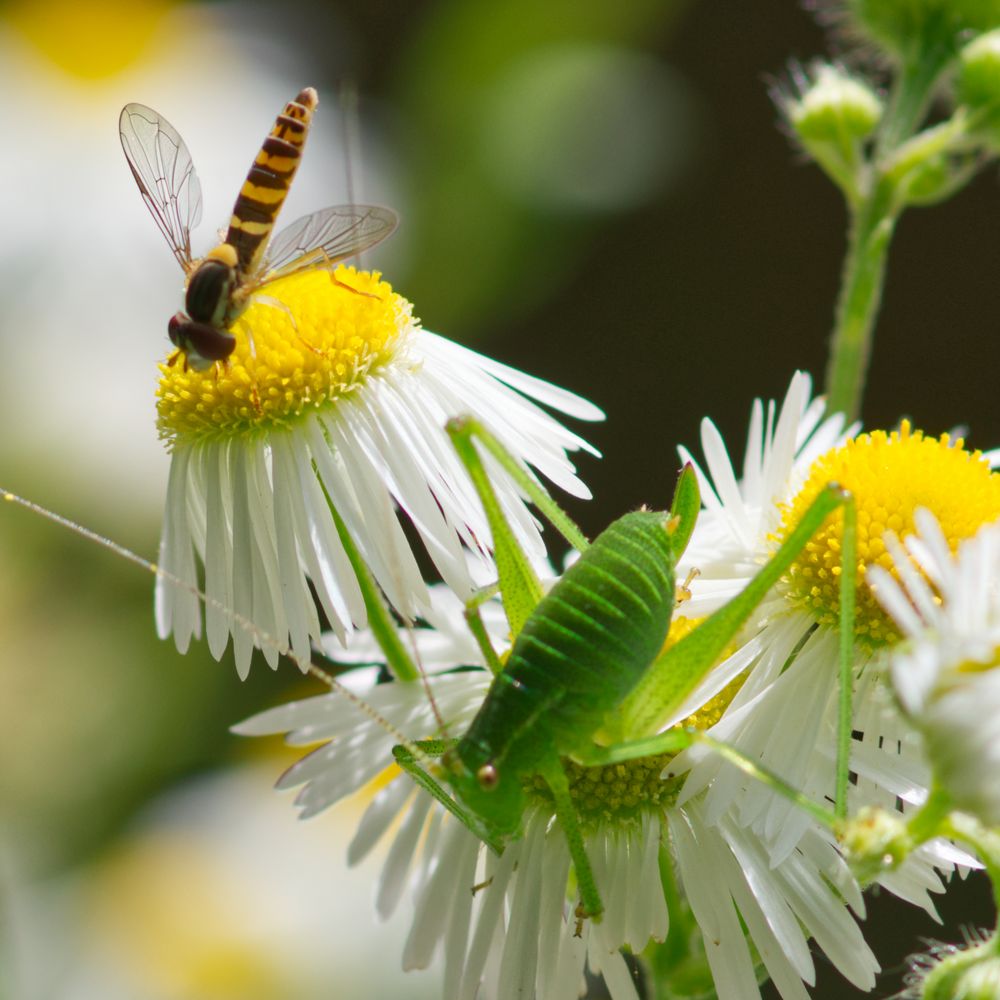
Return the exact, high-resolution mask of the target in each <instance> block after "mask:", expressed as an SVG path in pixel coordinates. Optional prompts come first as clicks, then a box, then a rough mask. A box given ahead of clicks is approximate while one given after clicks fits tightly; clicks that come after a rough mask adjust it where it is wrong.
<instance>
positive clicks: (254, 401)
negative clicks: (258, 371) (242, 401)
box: [250, 382, 264, 417]
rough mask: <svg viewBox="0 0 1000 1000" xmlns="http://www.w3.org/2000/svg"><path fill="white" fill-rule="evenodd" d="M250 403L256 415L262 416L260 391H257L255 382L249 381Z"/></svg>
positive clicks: (262, 407) (262, 408) (262, 406)
mask: <svg viewBox="0 0 1000 1000" xmlns="http://www.w3.org/2000/svg"><path fill="white" fill-rule="evenodd" d="M250 403H251V405H252V406H253V409H254V413H255V414H256V415H257V416H258V417H262V416H264V405H263V403H261V401H260V393H259V392H258V391H257V386H256V384H255V383H253V382H251V383H250Z"/></svg>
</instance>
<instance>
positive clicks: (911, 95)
mask: <svg viewBox="0 0 1000 1000" xmlns="http://www.w3.org/2000/svg"><path fill="white" fill-rule="evenodd" d="M940 38H941V36H939V35H937V33H935V32H930V31H929V32H927V33H926V34H925V35H924V36H923V37H922V38H919V39H916V40H915V44H914V46H913V48H912V50H911V51H910V52H908V53H906V54H905V55H904V57H903V64H902V67H901V68H900V70H899V75H898V76H897V77H896V81H895V86H894V87H893V91H892V95H891V97H890V99H889V108H888V110H887V111H886V115H885V119H884V123H883V125H882V128H881V129H880V130H879V140H878V158H879V159H881V157H882V155H883V154H884V153H888V152H891V151H892V150H893V149H895V148H896V147H897V146H898V145H899V144H900V143H901V142H905V140H906V139H908V138H909V137H910V136H911V135H913V133H914V132H916V130H917V129H918V128H919V127H920V123H921V122H922V121H923V120H924V118H925V116H926V115H927V108H928V105H929V104H930V101H931V97H932V95H933V93H934V85H935V84H936V83H937V81H938V78H939V77H940V76H941V72H942V71H943V70H944V68H945V66H946V65H947V64H948V62H949V60H950V59H951V58H952V57H953V56H954V54H955V53H954V49H953V48H952V46H951V45H950V44H942V43H941V40H940Z"/></svg>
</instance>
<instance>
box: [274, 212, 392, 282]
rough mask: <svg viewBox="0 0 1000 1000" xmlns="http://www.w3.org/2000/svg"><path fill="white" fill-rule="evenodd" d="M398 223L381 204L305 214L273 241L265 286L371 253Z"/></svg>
mask: <svg viewBox="0 0 1000 1000" xmlns="http://www.w3.org/2000/svg"><path fill="white" fill-rule="evenodd" d="M398 222H399V217H398V216H397V215H396V213H395V212H394V211H392V209H390V208H381V207H380V206H378V205H331V206H330V207H329V208H322V209H320V210H319V211H318V212H313V213H312V214H310V215H305V216H303V217H302V218H301V219H297V220H296V221H295V222H293V223H292V224H291V225H290V226H288V227H287V228H286V229H283V230H282V231H281V232H280V233H278V235H277V236H275V238H274V239H273V240H272V241H271V245H270V246H269V247H268V248H267V253H266V255H265V258H264V264H263V266H262V267H261V274H262V275H263V277H262V278H261V284H264V283H266V282H269V281H275V280H276V279H278V278H284V277H287V276H288V275H289V274H295V273H296V272H297V271H304V270H305V269H306V268H309V267H324V266H329V265H331V264H336V263H337V261H340V260H344V259H345V258H347V257H353V256H354V255H355V254H359V253H363V252H364V251H365V250H370V249H371V248H372V247H373V246H375V245H376V244H377V243H381V242H382V240H384V239H385V238H386V237H387V236H388V235H389V234H390V233H392V232H393V230H394V229H395V228H396V225H397V224H398Z"/></svg>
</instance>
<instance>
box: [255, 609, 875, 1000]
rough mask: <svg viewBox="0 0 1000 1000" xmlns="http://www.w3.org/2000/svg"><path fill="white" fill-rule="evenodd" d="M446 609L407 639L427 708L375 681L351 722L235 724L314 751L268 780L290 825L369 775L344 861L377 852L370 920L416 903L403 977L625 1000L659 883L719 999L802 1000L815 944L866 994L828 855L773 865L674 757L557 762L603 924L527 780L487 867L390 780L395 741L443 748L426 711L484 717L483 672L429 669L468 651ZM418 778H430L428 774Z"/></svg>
mask: <svg viewBox="0 0 1000 1000" xmlns="http://www.w3.org/2000/svg"><path fill="white" fill-rule="evenodd" d="M450 607H451V610H450V611H449V610H446V608H445V606H444V605H439V606H438V608H437V613H438V615H439V617H441V616H442V615H443V616H444V617H448V616H449V615H450V616H451V617H452V618H453V621H452V623H451V626H450V627H449V628H447V629H444V630H442V631H438V630H436V629H433V630H432V629H418V630H416V631H415V632H414V633H413V641H414V643H415V644H416V647H417V651H418V652H419V653H420V656H421V659H422V660H424V661H425V667H426V668H427V671H428V676H429V680H428V681H427V683H428V685H429V687H430V688H431V690H432V692H433V696H434V702H435V705H436V710H435V709H432V706H431V704H430V702H429V701H428V698H427V695H426V691H425V690H424V688H423V686H422V685H421V684H419V683H415V682H392V683H389V684H379V685H376V684H374V683H373V680H365V679H364V678H359V681H356V682H355V683H354V685H353V690H354V692H355V693H356V694H357V695H359V696H361V697H363V698H364V699H365V701H367V702H369V703H370V705H371V707H372V708H373V709H374V711H369V712H364V713H362V712H359V711H358V710H357V707H356V706H355V705H354V704H352V703H350V702H348V701H346V700H344V699H343V698H340V697H338V696H337V695H335V694H333V695H323V696H320V697H316V698H311V699H307V700H304V701H299V702H295V703H292V704H288V705H284V706H280V707H278V708H276V709H272V710H270V711H268V712H265V713H263V714H261V715H259V716H256V717H255V718H252V719H250V720H248V721H247V722H245V723H243V724H241V725H240V726H238V727H237V728H236V731H237V732H239V733H241V734H244V735H265V734H271V733H287V734H288V736H287V740H288V742H289V743H291V744H293V745H303V744H316V743H319V744H320V745H319V746H318V747H316V748H315V749H313V750H312V752H311V753H310V754H309V755H308V756H306V757H304V758H303V759H302V760H301V761H299V762H298V763H297V764H295V765H294V766H293V767H292V768H291V769H290V770H289V771H288V772H287V773H286V774H285V775H284V776H283V778H282V779H281V782H280V787H282V788H292V787H298V788H299V792H298V797H297V799H296V802H297V804H298V806H299V807H300V809H301V810H302V815H303V816H308V815H313V814H315V813H317V812H319V811H320V810H322V809H325V808H327V807H328V806H331V805H333V804H334V803H336V802H337V801H338V800H340V799H341V798H343V797H345V796H346V795H349V794H351V793H352V792H354V791H356V790H358V789H360V788H362V787H363V786H364V785H365V784H366V783H368V782H371V781H373V780H374V779H376V778H380V783H381V785H382V787H381V790H380V791H379V792H378V794H377V796H376V797H375V799H374V800H373V802H372V804H371V806H370V807H369V809H368V811H367V813H366V814H365V816H364V817H363V819H362V820H361V822H360V824H359V827H358V832H357V835H356V837H355V839H354V842H353V843H352V845H351V847H350V849H349V855H348V857H349V861H351V862H352V863H353V862H357V861H360V860H361V859H362V858H363V857H365V856H366V855H368V854H369V853H370V852H371V851H372V850H373V849H374V848H375V846H376V845H377V844H378V843H379V842H380V841H387V842H390V846H389V847H388V850H387V853H386V855H385V861H384V864H383V869H382V874H381V878H380V880H379V887H378V891H377V897H376V907H377V910H378V912H379V914H380V915H381V916H382V917H387V916H389V915H390V914H391V913H392V912H393V911H394V910H395V908H396V907H397V906H398V905H399V903H400V902H401V900H402V899H403V898H404V896H406V895H408V894H409V895H410V896H412V898H413V900H414V905H415V913H414V921H413V928H412V931H411V933H410V936H409V939H408V942H407V944H406V947H405V950H404V955H403V963H404V966H405V967H407V968H423V967H425V966H427V965H429V964H430V963H431V962H432V961H434V960H435V958H440V959H442V960H443V963H444V989H443V995H445V996H448V997H456V998H468V1000H472V998H474V997H477V996H478V997H485V998H490V997H495V998H506V997H511V996H526V997H531V996H535V997H538V998H540V1000H542V998H544V1000H553V998H565V1000H571V998H575V997H576V996H577V995H578V994H579V989H580V985H581V983H582V982H583V979H584V976H585V973H586V972H587V971H588V970H589V972H590V973H591V974H593V975H598V976H600V977H601V978H603V979H604V981H605V984H606V986H607V988H608V991H609V993H610V995H611V996H612V997H613V998H614V1000H634V998H636V997H637V996H638V993H637V990H636V986H635V983H634V981H633V978H632V975H631V973H630V971H629V969H628V967H627V965H626V963H625V960H624V958H623V956H622V949H623V947H627V948H628V949H630V950H631V951H632V952H634V953H638V952H639V951H641V950H642V949H643V948H644V947H646V945H647V944H648V943H649V942H650V941H663V940H664V939H665V938H666V937H667V935H668V933H670V932H671V929H672V928H671V916H670V913H671V910H670V909H669V908H668V905H667V902H668V899H670V898H672V894H673V892H674V890H673V889H670V890H667V889H665V884H664V879H665V878H666V879H667V880H668V882H670V883H672V884H673V885H674V886H675V887H676V888H677V889H679V890H680V891H681V892H682V893H683V894H684V895H686V899H687V903H686V904H685V906H686V907H687V908H686V909H685V907H681V908H680V909H678V908H676V907H674V908H673V913H674V915H675V916H674V919H677V920H679V921H680V923H681V924H682V925H683V926H679V927H675V928H674V930H675V933H676V934H677V935H678V940H681V939H683V940H685V941H688V940H689V939H691V938H692V935H693V937H694V938H697V937H698V935H697V933H695V932H696V931H697V930H698V928H699V927H700V929H701V937H702V939H703V941H704V955H702V956H699V959H698V960H699V961H701V962H703V963H705V966H706V969H705V974H706V975H707V976H709V977H711V978H712V979H714V982H715V985H716V989H717V991H718V996H719V997H721V998H723V1000H736V998H742V997H750V996H754V995H756V992H755V990H756V987H755V986H748V984H753V983H756V982H758V981H759V978H760V977H759V975H758V973H759V972H761V971H762V970H763V971H766V974H767V975H768V976H770V977H771V978H772V979H773V981H774V982H775V984H776V985H777V987H778V989H779V991H780V993H781V995H782V996H783V997H784V998H785V1000H804V998H805V996H806V993H805V988H804V986H803V983H804V982H805V983H811V982H813V980H814V967H813V960H812V957H811V956H810V952H809V944H808V942H809V939H810V938H811V937H812V938H815V939H816V941H817V943H818V944H819V945H820V947H822V948H823V949H824V951H825V952H826V953H827V955H828V956H829V957H830V959H831V960H832V961H834V962H835V964H836V965H837V967H838V968H839V969H840V970H841V972H842V973H843V974H844V975H845V977H846V978H848V979H849V980H850V981H851V982H853V983H854V984H855V985H857V986H859V987H862V988H870V987H871V986H872V985H874V975H875V971H876V969H877V965H876V962H875V959H874V957H873V956H872V954H871V952H870V950H869V949H868V947H867V945H866V944H865V942H864V940H863V937H862V935H861V932H860V930H859V928H858V926H857V924H856V922H855V921H854V919H853V917H852V916H851V913H850V910H849V909H848V907H850V908H852V909H854V910H855V912H859V913H863V910H864V905H863V901H862V898H861V894H860V890H859V889H858V887H857V884H856V883H855V882H854V881H853V879H852V878H851V876H850V873H849V872H848V870H847V868H846V865H845V864H844V862H843V860H842V859H841V858H840V856H839V855H838V854H837V852H836V850H835V848H834V847H833V845H832V844H830V843H827V842H825V841H823V840H822V838H821V837H819V836H818V835H816V834H811V835H808V836H806V837H804V838H803V839H802V843H801V844H800V845H799V847H798V848H797V849H796V850H795V851H794V852H792V853H791V854H790V855H789V856H788V857H787V858H785V859H784V860H783V861H782V862H780V863H779V864H777V865H772V864H771V862H770V860H769V858H768V856H767V851H766V850H765V848H764V845H763V844H762V843H761V842H760V841H759V838H758V837H757V836H756V835H755V834H754V833H753V832H752V831H749V830H746V829H744V828H742V827H741V826H739V824H737V823H735V822H733V820H732V817H729V816H725V817H723V818H722V819H721V821H718V822H710V821H709V820H708V818H707V815H706V811H705V808H704V803H703V800H702V799H699V800H693V801H689V802H687V803H684V804H680V803H679V790H680V785H681V780H679V779H678V778H676V777H675V776H673V775H672V774H669V773H665V770H667V771H669V764H670V756H671V755H670V754H657V755H654V756H652V757H647V758H642V759H639V760H635V761H629V762H627V763H624V764H615V765H610V766H606V767H584V766H581V765H578V764H575V763H573V762H571V761H564V765H565V767H566V774H567V778H568V781H569V787H570V794H571V797H572V800H573V806H574V809H575V810H576V812H577V814H578V816H579V820H580V825H581V833H582V835H583V839H584V846H585V849H586V852H587V856H588V858H589V859H590V862H591V865H592V867H593V872H594V876H595V880H596V882H597V885H598V886H599V889H600V893H601V896H602V901H603V905H604V912H603V915H602V917H601V919H600V920H599V921H594V920H589V919H588V920H583V919H580V918H579V916H578V912H577V907H576V903H577V898H578V892H579V890H578V887H577V882H576V876H575V872H574V870H573V866H572V863H571V856H570V851H569V849H568V846H567V840H566V836H565V834H564V831H563V829H562V827H561V826H560V824H559V823H558V821H557V819H556V816H555V809H554V803H553V800H552V795H551V792H550V791H549V789H548V787H547V785H546V784H545V782H543V781H542V780H541V779H540V778H539V777H537V776H531V775H529V776H526V777H525V779H524V792H525V799H526V808H525V812H524V815H523V817H522V822H521V827H520V830H519V834H518V835H517V836H515V837H513V838H512V839H510V840H508V841H507V842H505V843H504V844H503V847H502V852H501V853H499V854H497V853H495V852H494V851H492V850H489V849H487V848H486V847H485V846H484V845H483V844H482V843H481V842H480V841H479V839H477V837H476V836H475V835H474V834H473V833H472V832H471V831H470V830H469V829H468V828H467V827H466V826H465V825H463V824H462V823H461V822H459V821H458V820H457V819H456V818H455V816H454V815H453V814H452V813H451V812H448V811H445V810H444V809H443V808H442V807H441V805H440V803H439V802H436V801H435V799H434V798H432V797H431V795H429V794H428V792H427V791H426V790H425V789H424V788H422V787H418V786H416V785H415V784H414V783H413V782H412V781H411V780H410V778H409V777H408V776H407V775H406V774H404V773H401V772H399V771H398V770H397V769H396V768H395V767H394V766H393V767H392V768H391V769H390V770H389V771H388V772H386V771H385V767H386V764H387V762H389V761H391V760H392V757H391V750H392V746H393V744H394V743H396V742H398V739H399V737H398V736H397V735H396V733H397V732H399V731H402V732H405V733H407V734H408V735H410V736H411V737H412V738H415V739H420V738H424V737H436V736H439V735H440V729H439V723H438V715H439V716H440V718H442V719H443V720H445V722H446V724H447V730H448V732H449V733H453V734H459V733H462V732H463V731H464V730H465V729H466V728H467V727H468V725H469V723H470V722H471V720H472V718H473V717H474V716H475V715H476V713H477V712H478V711H479V709H480V707H481V706H482V704H483V701H484V698H485V696H486V693H487V690H488V686H489V683H490V680H491V677H490V674H489V673H488V671H486V670H484V669H471V670H470V669H467V670H464V671H462V672H457V673H449V674H441V673H439V671H440V670H441V669H443V668H446V667H448V666H452V665H455V664H456V663H458V662H461V658H462V657H465V656H466V655H467V648H466V646H465V644H464V643H463V642H461V641H460V642H457V643H455V644H451V643H450V642H449V641H448V636H449V635H456V636H457V635H458V633H459V631H460V626H459V622H458V619H459V608H458V606H457V605H455V604H451V605H450ZM493 621H494V620H493V619H492V618H491V617H487V622H488V628H489V630H490V632H491V634H492V636H493V639H494V641H495V642H496V643H497V645H498V646H500V647H502V645H503V642H504V640H505V637H506V634H507V630H506V627H505V625H504V624H503V623H502V622H500V621H498V620H497V621H496V622H495V624H493V625H490V624H489V623H490V622H493ZM679 628H680V629H681V631H683V628H684V626H683V624H682V625H680V626H679ZM464 662H465V663H466V664H468V663H469V660H467V659H466V660H465V661H464ZM477 663H479V661H477ZM480 666H481V664H480ZM729 696H730V692H727V694H726V696H725V697H729ZM719 711H721V709H719V708H717V706H716V705H713V704H707V705H705V706H704V707H703V710H702V712H701V713H700V715H699V716H698V718H694V717H692V718H691V719H687V720H683V721H685V722H686V723H687V724H701V725H709V724H710V723H711V721H714V719H717V718H718V714H719ZM713 713H714V714H713ZM376 717H378V718H381V719H383V720H385V721H386V722H388V723H389V724H390V727H391V730H395V731H396V732H393V731H390V729H389V728H387V727H385V726H384V725H383V724H380V723H379V722H378V721H377V719H376ZM424 764H425V766H426V767H428V768H429V769H431V770H432V771H433V770H434V764H433V762H430V761H425V762H424ZM437 773H438V777H439V778H440V772H439V771H438V772H437ZM668 870H669V871H670V874H669V875H667V874H665V873H666V872H667V871H668ZM845 903H846V904H847V905H845ZM692 914H693V916H692ZM685 919H687V921H688V922H687V923H686V924H685V923H684V921H685Z"/></svg>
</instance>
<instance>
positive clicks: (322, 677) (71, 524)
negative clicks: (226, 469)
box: [0, 486, 437, 761]
mask: <svg viewBox="0 0 1000 1000" xmlns="http://www.w3.org/2000/svg"><path fill="white" fill-rule="evenodd" d="M0 498H2V499H3V500H5V501H6V502H7V503H12V504H15V505H16V506H18V507H23V508H24V509H25V510H29V511H31V512H32V513H33V514H38V515H39V516H40V517H43V518H45V519H46V520H48V521H52V522H53V523H54V524H58V525H59V526H60V527H61V528H66V529H67V530H68V531H72V532H73V533H74V534H77V535H79V536H80V537H81V538H86V539H88V540H89V541H91V542H96V543H97V544H98V545H100V546H101V547H102V548H105V549H108V550H109V551H110V552H114V553H115V555H118V556H121V557H122V558H123V559H125V560H127V561H128V562H130V563H133V564H134V565H136V566H138V567H140V568H141V569H144V570H146V571H147V572H150V573H152V574H153V575H154V576H156V577H158V578H159V579H161V580H165V581H166V582H167V583H169V584H170V585H171V586H175V587H179V588H180V589H182V590H186V591H187V592H188V593H190V594H194V595H195V597H197V598H198V599H199V600H200V601H201V602H202V603H203V604H204V605H205V606H206V607H210V608H214V609H215V610H217V611H221V612H223V614H225V615H227V616H228V617H229V618H231V619H232V620H233V621H234V622H236V624H237V625H239V627H240V628H242V629H244V630H245V631H246V632H248V633H249V634H250V635H251V636H252V637H253V638H254V640H255V641H256V643H257V645H259V646H270V647H272V648H274V649H279V650H280V649H281V647H282V643H280V642H279V641H278V640H277V639H276V638H275V637H274V636H273V635H271V634H270V633H269V632H267V631H265V630H264V629H262V628H261V627H260V626H259V625H257V624H255V623H254V622H252V621H251V620H250V619H249V618H247V617H246V616H245V615H241V614H240V613H239V612H238V611H234V610H233V609H232V608H229V607H227V606H226V605H225V604H223V603H222V602H221V601H219V600H217V599H216V598H214V597H212V596H211V595H210V594H206V593H205V592H204V591H203V590H201V589H200V588H198V587H196V586H194V584H191V583H189V582H188V581H187V580H182V579H181V578H180V577H179V576H175V575H174V574H173V573H171V572H170V571H169V570H165V569H163V567H162V566H158V565H157V564H156V563H154V562H151V561H150V560H149V559H145V558H143V557H142V556H140V555H139V554H138V553H136V552H133V551H132V550H131V549H128V548H126V547H125V546H124V545H121V544H119V543H118V542H115V541H112V540H111V539H110V538H105V536H104V535H99V534H98V533H97V532H96V531H92V530H91V529H90V528H85V527H84V526H83V525H82V524H77V522H76V521H71V520H70V519H69V518H68V517H63V515H62V514H57V513H56V512H55V511H52V510H49V509H48V508H47V507H43V506H41V504H37V503H34V502H33V501H31V500H26V499H25V498H24V497H22V496H19V495H18V494H17V493H12V492H11V491H10V490H7V489H4V488H3V487H2V486H0ZM284 655H285V656H287V657H288V659H290V660H291V661H292V663H294V664H295V665H296V666H297V667H298V668H299V669H300V670H301V671H302V672H303V673H305V674H309V675H310V676H312V677H315V678H316V679H317V680H318V681H320V682H322V683H323V684H325V685H326V686H327V687H328V688H330V690H331V691H335V692H336V693H337V694H339V695H343V696H344V697H345V698H346V699H347V700H348V701H349V702H351V704H353V705H355V706H356V707H357V708H358V710H359V711H361V712H363V713H364V714H365V715H367V716H368V718H370V719H371V720H372V721H373V722H375V723H376V724H377V725H379V726H381V727H382V728H383V729H385V730H386V732H388V733H391V734H392V735H393V736H394V737H395V738H396V739H398V740H399V742H400V743H401V744H402V745H403V746H405V747H406V749H407V750H409V751H410V753H412V754H413V755H414V756H415V757H417V758H418V759H419V760H421V761H427V760H428V759H429V758H428V757H427V755H426V754H425V753H424V752H423V751H422V750H421V749H420V747H419V746H417V745H416V744H415V743H414V742H413V740H411V739H410V738H409V737H408V736H406V735H405V734H403V733H401V732H400V731H399V730H398V729H397V728H396V727H395V726H394V725H393V724H392V723H391V722H389V720H388V719H386V718H385V717H384V716H382V715H380V714H379V713H378V712H377V711H376V710H375V709H374V708H372V706H371V705H369V704H368V702H366V701H365V700H364V699H363V698H360V697H359V696H358V695H356V694H355V693H354V692H353V691H352V690H351V689H350V688H348V687H346V686H345V685H343V684H341V683H340V681H338V680H337V678H336V677H334V676H333V675H332V674H330V673H328V672H327V671H326V670H324V669H323V668H322V667H320V666H319V665H318V664H316V663H313V662H312V661H311V660H310V661H309V662H308V663H304V662H303V661H302V660H301V659H299V657H297V656H296V655H295V654H294V653H293V652H292V651H291V650H288V651H287V652H285V654H284ZM425 687H426V683H425ZM434 712H435V715H437V706H435V707H434Z"/></svg>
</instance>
